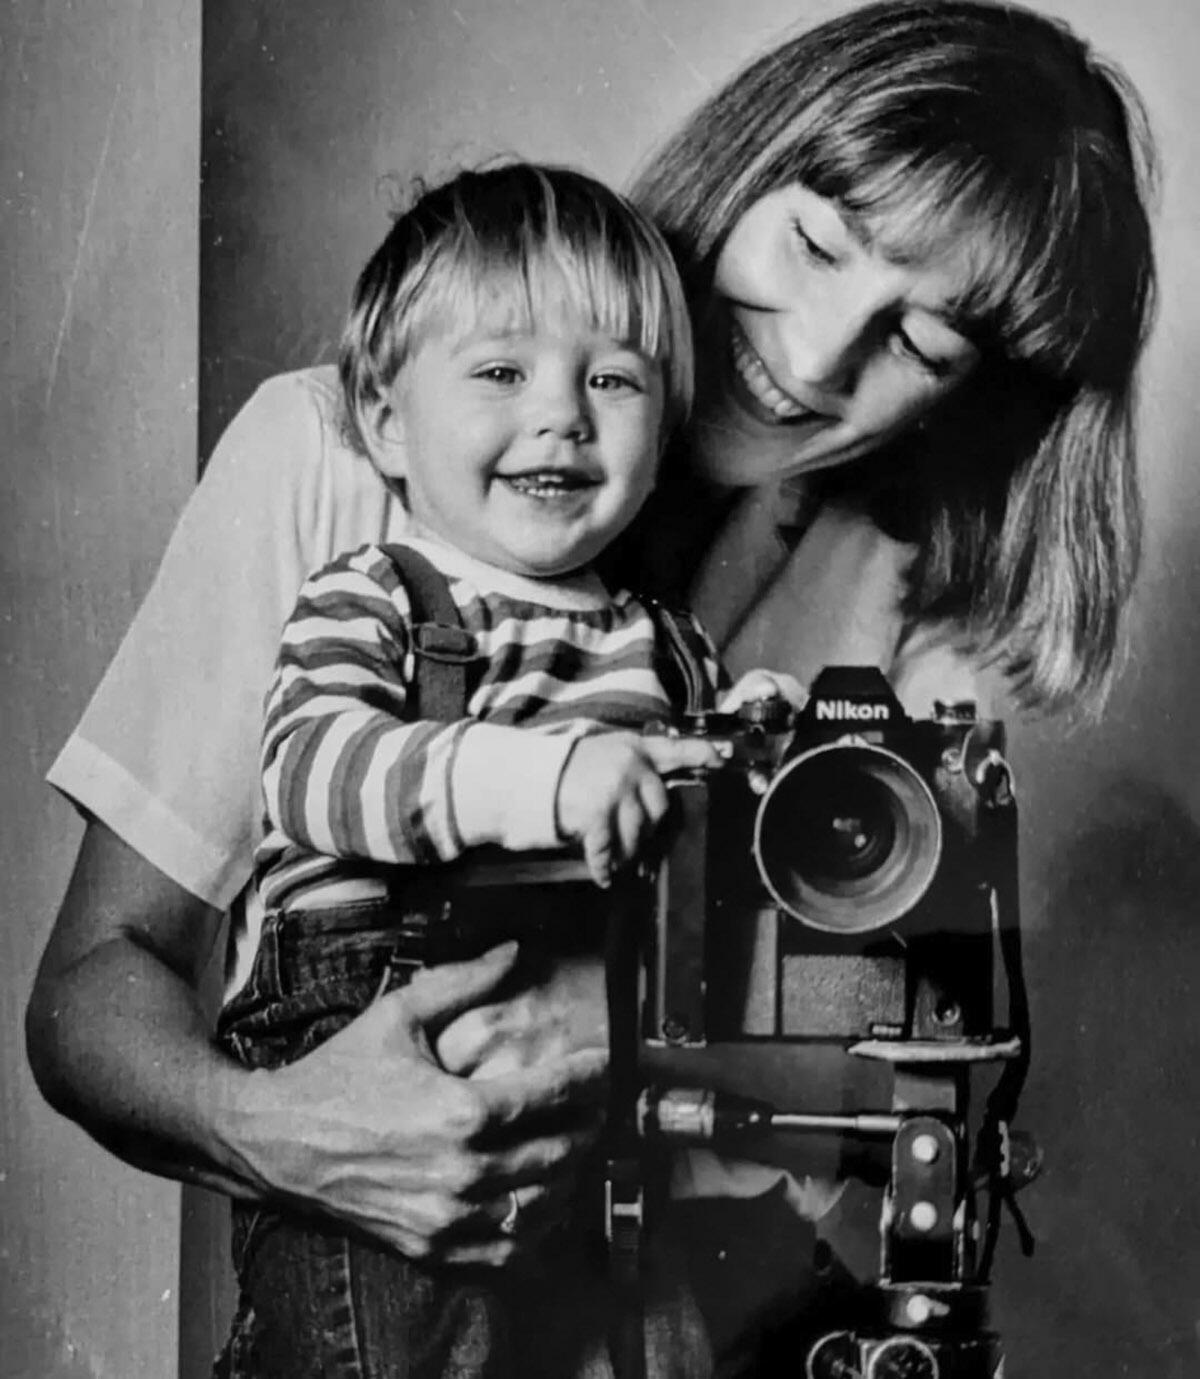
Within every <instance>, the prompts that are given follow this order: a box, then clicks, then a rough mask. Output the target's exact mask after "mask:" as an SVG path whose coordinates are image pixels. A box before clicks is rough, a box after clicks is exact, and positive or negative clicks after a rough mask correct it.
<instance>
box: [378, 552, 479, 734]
mask: <svg viewBox="0 0 1200 1379" xmlns="http://www.w3.org/2000/svg"><path fill="white" fill-rule="evenodd" d="M387 552H388V555H389V556H390V557H391V559H392V560H393V562H394V563H395V565H396V568H397V569H398V570H399V571H400V574H401V576H402V577H403V580H404V588H405V591H406V592H407V594H408V602H409V607H410V608H411V609H412V650H413V672H414V674H413V683H412V685H411V686H410V688H409V703H410V716H411V717H412V718H424V719H429V720H431V721H433V722H436V723H454V722H457V720H458V719H460V718H465V717H466V715H467V703H468V700H469V699H470V687H469V685H468V680H467V677H468V673H469V671H470V668H471V665H472V664H473V663H474V662H475V661H476V660H478V658H479V644H478V643H477V642H476V640H475V637H474V635H473V634H472V633H470V632H468V631H467V629H466V628H465V627H464V626H463V625H462V616H461V614H460V613H459V611H458V605H457V604H456V603H455V602H454V599H453V598H452V597H451V594H450V581H449V580H448V579H447V578H446V576H445V575H444V574H442V572H441V570H439V569H438V568H437V566H436V565H434V564H433V562H432V561H431V560H430V559H429V558H428V557H427V556H424V555H422V554H421V553H420V552H419V551H415V550H413V548H412V547H411V546H401V545H391V546H388V548H387Z"/></svg>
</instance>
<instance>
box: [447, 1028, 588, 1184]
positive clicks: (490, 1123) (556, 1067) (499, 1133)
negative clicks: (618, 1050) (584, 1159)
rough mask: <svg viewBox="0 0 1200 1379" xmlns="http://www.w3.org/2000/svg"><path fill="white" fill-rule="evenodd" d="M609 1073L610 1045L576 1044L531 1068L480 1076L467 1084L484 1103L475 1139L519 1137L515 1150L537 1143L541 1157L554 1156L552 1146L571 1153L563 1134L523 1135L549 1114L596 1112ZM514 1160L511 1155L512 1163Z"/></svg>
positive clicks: (485, 1143) (485, 1142) (480, 1143)
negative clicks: (573, 1049)
mask: <svg viewBox="0 0 1200 1379" xmlns="http://www.w3.org/2000/svg"><path fill="white" fill-rule="evenodd" d="M607 1074H608V1050H607V1049H602V1048H592V1049H579V1050H577V1051H576V1052H574V1053H569V1054H567V1055H566V1056H565V1057H563V1058H562V1059H559V1060H557V1061H556V1062H554V1063H550V1064H543V1065H540V1066H538V1067H533V1068H521V1069H519V1070H517V1071H514V1072H511V1073H502V1074H500V1075H499V1076H497V1077H489V1078H480V1079H477V1080H476V1081H473V1082H472V1083H470V1086H471V1087H472V1088H474V1090H475V1091H476V1093H477V1094H478V1095H479V1097H480V1098H481V1101H482V1104H483V1107H484V1117H483V1122H482V1124H481V1127H480V1131H479V1133H478V1134H477V1135H476V1136H475V1137H474V1143H475V1144H476V1145H478V1146H479V1147H480V1148H483V1147H485V1146H488V1145H493V1144H497V1143H501V1142H503V1141H505V1140H508V1141H510V1142H512V1141H513V1140H514V1137H515V1138H516V1142H517V1150H516V1154H517V1155H519V1154H520V1152H521V1150H522V1149H526V1150H529V1149H531V1146H536V1145H537V1144H538V1143H541V1145H542V1148H541V1150H535V1151H534V1152H540V1153H544V1154H546V1155H548V1157H547V1158H545V1159H544V1160H543V1162H546V1163H549V1162H553V1161H555V1160H556V1159H557V1158H558V1157H562V1156H561V1154H559V1155H556V1154H555V1153H554V1152H552V1151H553V1150H554V1148H555V1147H557V1148H560V1149H563V1150H564V1152H569V1150H568V1149H567V1147H566V1139H567V1138H569V1137H564V1136H558V1137H551V1138H550V1139H548V1140H545V1141H541V1142H538V1141H535V1140H527V1139H525V1136H526V1135H528V1134H529V1132H530V1130H531V1129H533V1128H536V1127H538V1126H542V1125H546V1124H548V1123H553V1118H554V1117H555V1116H557V1115H561V1114H563V1113H567V1112H580V1113H582V1114H583V1115H584V1118H585V1119H586V1117H587V1115H588V1113H592V1114H597V1113H598V1112H599V1109H600V1108H601V1107H602V1106H603V1105H604V1098H605V1094H606V1086H607ZM516 1161H517V1160H516V1159H515V1158H514V1159H510V1160H509V1161H508V1162H509V1163H510V1164H511V1163H513V1162H516Z"/></svg>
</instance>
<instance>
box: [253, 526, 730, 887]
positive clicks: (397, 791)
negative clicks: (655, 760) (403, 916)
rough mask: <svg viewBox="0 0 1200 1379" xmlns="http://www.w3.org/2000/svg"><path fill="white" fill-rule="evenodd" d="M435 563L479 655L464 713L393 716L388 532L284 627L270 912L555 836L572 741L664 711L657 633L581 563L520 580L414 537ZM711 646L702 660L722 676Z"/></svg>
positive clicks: (403, 661)
mask: <svg viewBox="0 0 1200 1379" xmlns="http://www.w3.org/2000/svg"><path fill="white" fill-rule="evenodd" d="M410 544H411V545H413V546H414V547H415V548H416V549H417V550H419V551H420V552H421V553H422V554H424V555H425V556H426V557H427V558H429V559H430V560H432V561H433V563H434V564H435V565H436V566H437V567H438V568H439V569H440V570H441V571H442V573H443V574H445V575H446V576H447V578H448V580H449V588H450V594H451V597H452V598H453V599H454V602H455V604H456V605H457V607H458V609H459V612H460V615H461V617H462V622H463V626H464V627H465V628H466V629H467V630H468V631H469V632H471V633H472V634H474V636H475V639H476V642H477V645H478V651H479V661H478V663H477V668H474V669H473V674H472V682H471V689H470V695H469V700H468V705H467V712H468V717H467V718H465V719H463V720H462V721H460V722H457V723H449V724H447V723H433V722H427V721H412V719H411V718H410V717H409V716H407V715H406V708H407V702H408V687H409V685H410V684H411V681H412V675H413V653H412V647H411V635H410V627H411V620H412V619H411V609H410V605H409V601H408V596H407V593H406V590H405V587H404V583H403V580H402V578H401V576H400V573H399V571H398V569H397V566H396V562H395V560H394V559H393V558H392V557H391V556H390V555H389V548H388V547H386V546H365V547H363V548H362V549H360V550H358V551H355V552H353V553H352V554H348V555H344V556H342V557H340V558H339V559H337V560H335V561H333V562H332V563H331V564H330V565H328V566H326V567H325V568H324V569H322V570H320V571H318V572H317V573H316V574H315V575H313V576H312V577H311V578H310V579H309V580H308V581H307V582H306V583H305V585H304V587H303V588H302V589H301V591H300V595H299V599H298V602H297V604H296V608H295V611H294V612H293V614H292V617H291V618H290V619H289V621H288V623H287V626H286V628H285V629H284V633H283V639H282V643H281V647H280V652H279V657H278V661H277V663H276V670H275V675H274V679H273V681H272V685H271V689H270V691H269V694H268V697H267V707H266V719H265V726H264V732H263V745H262V782H263V795H264V802H265V809H266V821H265V836H264V839H263V842H262V844H261V846H260V848H259V851H258V855H257V859H256V873H257V876H258V883H259V888H260V892H261V895H262V900H263V903H264V905H265V906H266V908H268V909H278V908H281V907H284V906H286V905H288V904H295V903H303V904H305V905H306V906H310V905H313V904H320V905H324V904H334V903H338V902H339V901H341V900H344V899H350V898H354V899H358V898H361V897H363V896H364V895H368V894H371V893H374V892H378V891H379V890H381V889H382V888H383V885H384V882H383V880H382V879H381V873H380V865H381V864H384V865H418V866H419V865H425V864H428V863H432V862H447V861H452V860H453V859H454V858H456V857H458V856H459V855H460V854H461V853H462V852H463V851H464V849H467V848H470V847H474V846H478V845H481V844H487V843H491V844H498V845H500V846H502V847H505V848H509V849H513V850H522V849H527V848H539V847H553V846H555V845H556V843H557V842H558V841H560V840H559V839H558V837H557V830H556V826H555V817H554V805H555V796H556V793H557V789H558V780H559V776H560V774H561V772H562V768H563V765H564V764H565V762H566V758H567V755H568V753H569V752H570V750H571V747H572V745H573V743H574V742H575V740H576V739H577V738H578V737H579V736H581V735H582V734H584V733H589V732H595V731H597V730H601V729H604V728H610V729H611V728H630V729H635V730H636V729H639V728H641V727H643V726H644V725H645V724H646V723H647V722H650V721H652V720H654V719H664V718H669V717H670V716H671V709H672V706H671V704H670V703H669V701H668V698H667V694H666V691H665V690H664V687H663V685H662V683H661V682H660V680H659V678H658V676H657V674H656V673H655V670H654V653H655V630H654V624H653V623H652V621H651V619H650V616H649V614H648V613H647V612H646V610H645V608H644V607H643V606H642V605H641V604H640V603H639V602H638V601H637V600H636V599H635V598H633V597H632V596H631V595H630V594H628V593H624V592H622V593H618V594H616V595H610V594H609V593H608V592H607V591H606V590H605V589H604V587H603V586H602V584H601V583H600V581H599V579H598V578H597V577H595V576H594V575H592V574H585V575H580V576H575V577H572V578H570V579H568V580H560V581H544V580H530V579H526V578H524V577H522V576H518V575H514V574H510V573H508V572H506V571H502V570H497V569H494V568H493V567H491V566H488V565H484V564H482V563H481V562H479V561H476V560H473V559H471V558H470V557H468V556H465V555H463V554H462V553H461V552H459V551H456V550H453V549H452V548H449V547H445V546H441V545H438V544H435V543H433V542H429V541H423V540H415V539H414V540H412V541H411V543H410ZM696 631H697V641H698V642H699V643H700V644H701V645H703V646H706V647H708V649H709V652H710V655H709V656H708V657H706V658H705V672H706V674H707V675H708V676H709V677H710V679H711V681H712V683H713V684H714V685H715V684H716V683H717V677H718V669H717V665H716V658H715V654H711V647H710V646H709V645H708V643H707V641H706V639H704V638H703V633H701V632H700V631H699V629H698V628H697V629H696Z"/></svg>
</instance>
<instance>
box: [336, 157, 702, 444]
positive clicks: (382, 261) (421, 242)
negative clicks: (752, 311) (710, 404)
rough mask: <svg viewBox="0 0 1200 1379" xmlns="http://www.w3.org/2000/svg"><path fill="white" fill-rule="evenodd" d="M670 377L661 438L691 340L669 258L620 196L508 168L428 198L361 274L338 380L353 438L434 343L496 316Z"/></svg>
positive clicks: (687, 364) (680, 412)
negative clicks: (562, 321) (642, 362)
mask: <svg viewBox="0 0 1200 1379" xmlns="http://www.w3.org/2000/svg"><path fill="white" fill-rule="evenodd" d="M564 307H565V308H567V309H569V310H570V311H571V312H573V313H575V314H577V315H578V316H579V317H580V318H581V319H582V320H583V321H584V322H585V323H586V324H587V325H588V326H589V327H590V328H593V329H596V330H599V331H602V332H603V333H605V334H608V335H611V336H613V337H614V338H615V339H619V340H623V341H626V342H628V343H629V344H630V345H633V346H634V347H636V348H637V349H639V350H641V351H642V352H643V353H644V354H646V355H647V356H648V357H649V358H651V359H653V360H655V361H656V362H657V363H658V365H659V366H660V368H661V369H662V375H663V391H664V408H663V434H664V438H665V436H666V435H667V434H669V432H670V431H671V430H672V429H673V428H674V427H676V426H677V425H678V424H679V423H680V422H681V421H682V420H683V419H684V418H685V417H686V416H687V414H688V411H689V410H690V407H691V402H692V371H693V368H692V333H691V323H690V320H689V317H688V309H687V303H686V300H685V297H684V293H683V287H682V284H681V283H680V280H679V274H678V272H677V270H676V268H675V264H674V261H673V259H672V258H671V255H670V253H669V251H668V249H667V247H666V244H665V243H664V242H663V239H662V236H661V235H660V234H659V232H658V231H657V230H656V229H655V227H654V226H653V225H652V224H651V223H650V222H649V221H648V220H647V219H646V218H645V217H644V216H643V215H642V214H641V212H639V211H637V210H636V209H635V208H634V207H633V206H632V205H631V204H630V203H629V202H628V201H626V200H625V198H624V197H622V196H620V195H618V193H616V192H614V191H612V190H611V189H610V188H608V187H605V186H604V185H603V184H602V183H600V182H597V181H595V180H594V179H593V178H591V177H588V176H586V175H585V174H584V173H581V172H576V171H573V170H571V169H569V168H559V167H547V166H539V165H535V164H532V163H522V162H509V163H503V164H499V165H497V166H493V167H489V168H485V169H481V170H478V171H471V172H463V173H460V174H459V175H458V176H456V177H454V178H451V179H450V180H449V181H447V182H444V183H442V184H441V185H439V186H435V187H430V188H427V189H426V188H421V189H420V191H419V194H418V195H417V197H416V199H415V200H414V201H413V204H412V205H411V206H410V207H409V208H408V209H407V210H405V211H403V212H402V213H401V214H399V215H398V216H397V217H396V219H395V222H394V223H393V225H392V228H391V230H390V231H389V232H388V234H387V236H386V238H385V239H384V240H383V243H382V244H380V246H379V248H378V249H376V251H375V253H374V254H373V255H372V256H371V259H370V260H369V262H368V263H367V265H366V267H365V268H364V269H363V271H362V273H361V275H360V276H359V279H358V283H357V285H356V287H355V289H354V297H353V303H352V306H351V311H350V318H349V321H348V322H347V325H346V329H345V331H344V333H343V336H342V346H341V353H340V356H339V373H340V376H341V383H342V394H343V400H344V404H345V413H346V422H347V429H348V431H349V435H350V439H351V441H352V442H353V443H354V444H355V445H356V447H357V448H359V449H361V450H363V451H364V452H365V451H366V448H367V447H366V442H365V438H364V435H363V431H362V420H361V418H362V413H363V409H364V407H365V406H367V405H368V404H369V403H371V402H373V401H377V400H379V399H380V398H381V397H382V396H383V395H384V394H385V393H386V391H387V390H388V389H389V388H390V387H391V385H392V383H393V382H394V381H395V379H396V376H397V375H398V374H399V372H400V370H401V369H402V368H403V366H404V363H405V361H406V359H408V358H409V357H410V355H411V354H412V353H413V351H414V350H415V349H417V348H418V347H419V345H420V343H421V341H422V339H423V338H425V337H426V336H427V335H428V334H430V333H436V332H438V331H443V330H453V329H455V328H457V327H461V326H462V325H463V324H464V323H466V324H468V325H469V324H470V323H471V322H472V321H474V320H476V319H479V317H480V316H481V315H482V314H484V313H486V314H487V316H488V317H491V316H492V315H493V314H494V313H496V312H497V311H499V312H501V313H503V314H504V315H506V316H507V317H510V318H511V320H512V323H513V324H514V325H519V326H532V325H534V324H536V323H537V322H538V321H539V320H543V319H545V317H546V314H547V313H552V312H555V311H559V310H561V309H563V308H564Z"/></svg>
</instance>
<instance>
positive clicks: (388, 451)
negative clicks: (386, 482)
mask: <svg viewBox="0 0 1200 1379" xmlns="http://www.w3.org/2000/svg"><path fill="white" fill-rule="evenodd" d="M358 430H359V434H360V435H361V436H362V438H363V440H364V441H365V443H366V446H367V452H368V454H369V455H370V457H371V461H372V463H373V464H374V465H375V467H376V469H378V470H379V471H380V473H382V474H386V475H387V476H388V478H389V479H403V478H404V477H405V470H406V465H405V446H404V424H403V421H402V419H401V416H400V413H399V412H398V411H397V410H396V408H395V407H394V406H393V405H392V403H391V401H390V400H389V399H388V398H386V397H374V398H370V399H368V400H366V401H364V402H360V403H359V405H358Z"/></svg>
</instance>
